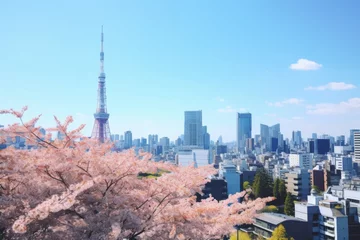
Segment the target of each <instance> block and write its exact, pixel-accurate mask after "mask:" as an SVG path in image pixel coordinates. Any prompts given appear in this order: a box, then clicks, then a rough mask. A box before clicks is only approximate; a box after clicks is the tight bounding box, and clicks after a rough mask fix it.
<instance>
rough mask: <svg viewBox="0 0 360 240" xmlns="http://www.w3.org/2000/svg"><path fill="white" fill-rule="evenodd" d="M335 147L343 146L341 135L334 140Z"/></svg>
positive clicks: (343, 137) (343, 139) (343, 140)
mask: <svg viewBox="0 0 360 240" xmlns="http://www.w3.org/2000/svg"><path fill="white" fill-rule="evenodd" d="M336 146H345V136H344V135H341V136H338V137H337V138H336Z"/></svg>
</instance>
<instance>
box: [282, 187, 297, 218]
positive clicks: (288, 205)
mask: <svg viewBox="0 0 360 240" xmlns="http://www.w3.org/2000/svg"><path fill="white" fill-rule="evenodd" d="M284 212H285V214H286V215H289V216H294V213H295V205H294V199H293V197H292V196H291V193H287V195H286V199H285V208H284Z"/></svg>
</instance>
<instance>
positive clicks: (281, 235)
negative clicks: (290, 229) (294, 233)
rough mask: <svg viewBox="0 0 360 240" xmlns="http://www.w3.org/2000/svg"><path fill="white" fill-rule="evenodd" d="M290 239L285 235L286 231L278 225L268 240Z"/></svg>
mask: <svg viewBox="0 0 360 240" xmlns="http://www.w3.org/2000/svg"><path fill="white" fill-rule="evenodd" d="M291 239H293V238H292V237H289V236H288V235H287V233H286V229H285V228H284V226H283V225H282V224H280V225H279V226H278V227H277V228H275V229H274V232H273V233H272V235H271V238H270V239H269V240H291Z"/></svg>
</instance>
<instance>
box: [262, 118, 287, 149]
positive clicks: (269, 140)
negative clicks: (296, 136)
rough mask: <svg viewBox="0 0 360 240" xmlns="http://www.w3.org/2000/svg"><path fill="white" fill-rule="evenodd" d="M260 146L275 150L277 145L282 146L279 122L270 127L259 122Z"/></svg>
mask: <svg viewBox="0 0 360 240" xmlns="http://www.w3.org/2000/svg"><path fill="white" fill-rule="evenodd" d="M260 138H261V146H262V147H264V149H265V150H267V151H273V152H274V151H276V150H277V149H278V147H280V149H281V150H282V148H283V144H282V143H283V135H282V134H281V132H280V124H279V123H278V124H275V125H273V126H271V127H269V126H267V125H264V124H260Z"/></svg>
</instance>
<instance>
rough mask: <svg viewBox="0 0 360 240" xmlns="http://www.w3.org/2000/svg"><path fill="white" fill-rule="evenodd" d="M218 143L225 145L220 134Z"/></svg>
mask: <svg viewBox="0 0 360 240" xmlns="http://www.w3.org/2000/svg"><path fill="white" fill-rule="evenodd" d="M218 143H219V145H223V139H222V136H221V135H220V137H219V138H218Z"/></svg>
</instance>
